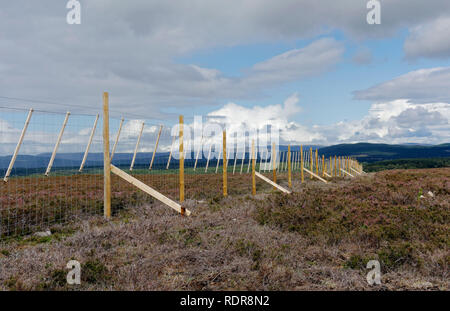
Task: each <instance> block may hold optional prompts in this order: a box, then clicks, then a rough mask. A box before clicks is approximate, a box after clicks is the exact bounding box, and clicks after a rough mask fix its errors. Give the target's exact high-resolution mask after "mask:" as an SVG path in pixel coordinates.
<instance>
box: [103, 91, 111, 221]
mask: <svg viewBox="0 0 450 311" xmlns="http://www.w3.org/2000/svg"><path fill="white" fill-rule="evenodd" d="M103 171H104V185H103V187H104V194H103V214H104V216H105V218H106V219H108V220H109V219H110V218H111V158H110V153H109V96H108V93H107V92H104V93H103Z"/></svg>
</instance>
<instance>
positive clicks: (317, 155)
mask: <svg viewBox="0 0 450 311" xmlns="http://www.w3.org/2000/svg"><path fill="white" fill-rule="evenodd" d="M316 175H319V150H318V149H316Z"/></svg>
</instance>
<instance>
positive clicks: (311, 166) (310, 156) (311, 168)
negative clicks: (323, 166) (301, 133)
mask: <svg viewBox="0 0 450 311" xmlns="http://www.w3.org/2000/svg"><path fill="white" fill-rule="evenodd" d="M313 160H314V158H313V151H312V147H309V170H310V171H311V172H313V171H314V164H313ZM309 176H310V178H311V179H313V176H312V175H311V174H310V175H309Z"/></svg>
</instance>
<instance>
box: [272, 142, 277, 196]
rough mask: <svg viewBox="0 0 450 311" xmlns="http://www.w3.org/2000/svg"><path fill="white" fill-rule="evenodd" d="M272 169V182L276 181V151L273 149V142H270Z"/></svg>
mask: <svg viewBox="0 0 450 311" xmlns="http://www.w3.org/2000/svg"><path fill="white" fill-rule="evenodd" d="M272 171H273V182H274V183H277V153H276V151H275V143H272ZM274 189H275V187H274Z"/></svg>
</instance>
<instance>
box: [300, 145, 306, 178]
mask: <svg viewBox="0 0 450 311" xmlns="http://www.w3.org/2000/svg"><path fill="white" fill-rule="evenodd" d="M303 161H304V159H303V145H300V170H301V171H300V173H301V177H302V183H304V182H305V174H304V172H303V168H304V163H303Z"/></svg>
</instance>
